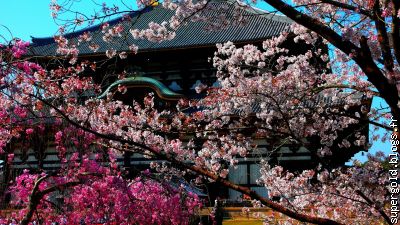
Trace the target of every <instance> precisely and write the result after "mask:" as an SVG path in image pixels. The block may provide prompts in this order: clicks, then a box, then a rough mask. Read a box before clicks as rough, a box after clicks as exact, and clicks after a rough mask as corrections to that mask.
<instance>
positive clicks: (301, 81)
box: [0, 0, 400, 224]
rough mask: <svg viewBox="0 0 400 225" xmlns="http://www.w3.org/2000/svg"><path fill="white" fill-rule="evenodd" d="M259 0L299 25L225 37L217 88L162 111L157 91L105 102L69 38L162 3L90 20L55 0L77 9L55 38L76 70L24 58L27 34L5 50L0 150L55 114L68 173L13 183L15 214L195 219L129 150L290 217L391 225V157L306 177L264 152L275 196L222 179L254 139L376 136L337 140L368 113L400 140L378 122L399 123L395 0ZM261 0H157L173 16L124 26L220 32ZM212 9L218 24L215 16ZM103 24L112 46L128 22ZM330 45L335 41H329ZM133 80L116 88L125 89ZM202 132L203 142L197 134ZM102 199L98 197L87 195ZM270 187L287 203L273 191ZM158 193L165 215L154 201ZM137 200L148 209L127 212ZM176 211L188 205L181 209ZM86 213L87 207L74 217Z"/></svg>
mask: <svg viewBox="0 0 400 225" xmlns="http://www.w3.org/2000/svg"><path fill="white" fill-rule="evenodd" d="M264 1H265V2H266V3H268V4H269V5H271V6H272V7H274V8H275V9H276V10H277V11H276V12H270V14H271V13H277V12H279V13H282V14H284V15H286V16H287V17H289V18H290V19H292V20H293V21H294V22H295V23H294V24H293V25H292V26H291V27H290V29H289V30H288V32H284V33H282V34H281V35H279V36H278V37H274V38H271V39H269V40H265V42H264V43H263V46H262V48H258V47H256V46H253V45H245V46H243V47H237V46H235V45H234V44H233V43H231V42H228V43H224V44H218V45H217V50H216V53H215V55H214V57H213V58H212V63H213V65H214V66H215V67H216V68H217V78H218V80H219V81H220V82H221V87H220V88H217V89H212V88H207V87H203V86H201V87H198V91H204V92H206V93H207V96H206V97H205V98H204V99H202V100H200V101H191V100H181V101H180V102H179V103H178V105H177V108H176V110H158V109H156V108H155V107H154V96H153V95H151V94H149V95H148V96H147V97H146V98H145V99H144V101H143V104H141V103H139V102H134V103H133V104H132V105H125V104H123V103H122V102H121V101H118V100H116V99H114V98H113V95H114V93H112V92H110V93H108V94H107V96H106V97H105V98H97V97H96V96H98V95H100V92H101V88H100V85H99V84H96V83H95V82H94V81H93V80H92V78H91V77H87V76H85V75H84V74H85V73H84V72H85V71H87V70H93V69H95V68H94V66H93V64H92V63H91V62H87V61H84V62H81V61H80V60H79V51H78V49H77V46H76V45H74V43H70V42H69V41H68V38H66V37H64V36H62V35H63V34H64V32H65V31H70V30H69V29H71V26H72V27H74V26H79V25H90V24H93V23H95V22H99V21H100V22H103V21H102V20H104V19H107V18H109V17H110V16H114V15H118V14H121V15H125V17H124V18H125V21H130V18H129V16H128V15H127V14H126V13H129V12H132V11H141V10H143V9H145V8H146V7H152V6H154V4H158V3H157V2H154V1H140V2H138V7H136V8H129V6H126V4H125V7H126V9H122V8H120V7H124V4H121V5H119V6H118V5H113V6H108V5H107V4H102V5H101V9H100V10H99V11H98V13H96V15H94V16H88V15H85V14H83V13H81V12H76V11H74V10H73V8H72V5H71V4H69V3H74V2H73V1H67V3H65V4H60V3H57V2H56V1H52V3H51V9H52V12H53V16H54V17H55V18H56V19H57V18H58V19H60V21H61V20H63V19H62V18H61V17H62V16H63V15H66V16H70V15H71V13H73V14H74V15H76V16H75V17H74V18H73V19H72V20H70V21H67V22H66V23H65V20H63V21H64V23H63V24H62V26H61V28H60V31H61V35H60V36H57V37H55V41H56V42H57V43H58V46H59V48H58V50H57V51H58V53H59V54H62V55H65V56H66V58H67V59H68V61H69V63H70V65H68V66H64V67H59V68H49V69H46V68H42V67H41V66H39V65H37V64H35V63H31V62H29V60H28V59H21V56H22V55H23V54H24V52H26V48H27V47H28V44H26V43H25V42H22V41H20V40H14V41H13V42H11V43H10V44H9V45H4V46H1V49H2V52H1V55H0V60H1V61H0V62H1V63H2V65H3V67H2V68H1V72H0V76H1V78H2V79H1V82H2V83H1V87H2V92H1V98H0V101H1V104H2V105H4V109H3V110H2V111H1V115H0V119H1V120H2V123H1V124H2V126H1V133H2V135H1V139H0V143H1V145H0V147H2V152H1V153H2V154H3V155H4V157H6V158H7V159H8V161H9V163H11V162H12V158H13V155H14V152H13V149H10V148H7V145H8V144H9V143H11V142H12V141H18V140H21V139H23V140H24V139H29V138H30V137H31V136H32V135H33V134H34V133H35V132H43V131H45V130H46V129H49V128H48V125H46V124H48V123H49V121H50V123H51V124H55V126H54V127H52V128H51V129H53V130H51V132H49V133H51V134H54V142H55V144H56V149H57V151H58V153H59V158H60V160H61V162H62V167H61V169H60V170H59V171H55V172H54V173H53V174H50V173H44V171H29V172H28V171H25V172H24V174H23V175H21V176H20V177H18V178H17V180H16V181H15V185H14V186H13V187H12V189H11V191H12V193H13V194H14V196H15V198H14V201H15V202H14V203H15V204H16V205H17V206H20V207H22V208H23V210H21V211H20V212H21V214H20V215H19V217H18V218H19V219H21V220H22V224H28V223H29V222H30V221H32V218H33V215H34V213H35V212H40V213H41V214H43V215H46V218H45V219H46V221H52V220H59V221H64V220H65V221H70V222H71V221H73V222H75V223H76V222H78V220H80V219H84V220H86V221H87V222H91V221H95V220H99V219H102V218H106V219H111V220H110V221H113V222H114V221H116V222H118V223H122V224H123V223H127V224H130V223H132V221H134V222H136V223H148V222H150V223H159V224H162V223H165V222H166V220H165V219H169V218H163V217H162V216H156V214H154V213H165V214H169V213H172V212H173V215H174V216H173V217H170V219H171V220H169V221H168V222H171V223H176V224H178V223H187V218H188V215H190V214H192V213H193V211H194V209H195V208H196V206H198V205H199V203H198V200H197V198H196V196H191V195H188V196H185V193H184V192H183V191H182V190H179V189H178V190H176V189H170V188H168V186H163V181H159V182H155V181H154V180H151V179H149V178H148V177H149V176H148V175H147V172H146V174H144V175H142V176H141V177H139V178H137V179H134V180H127V179H126V178H124V176H123V171H122V170H121V169H120V168H118V166H117V165H116V163H115V155H116V154H121V153H123V152H135V153H140V154H143V155H145V156H147V157H149V158H151V159H156V160H164V163H161V164H159V163H155V162H154V163H152V164H151V166H152V170H154V171H157V172H158V173H161V174H164V175H165V177H167V178H166V179H167V180H168V177H171V176H178V177H183V176H185V175H187V174H192V175H195V176H196V177H197V179H196V181H197V182H206V181H207V180H212V181H213V182H217V183H218V184H220V185H221V186H224V187H228V188H231V189H233V190H236V191H239V192H241V193H243V194H246V195H248V196H250V197H251V198H252V199H253V200H254V205H255V207H269V208H271V209H273V210H274V211H276V212H278V213H282V214H284V215H286V216H288V217H290V218H291V219H289V220H288V221H285V222H290V223H294V224H295V223H296V221H300V222H309V223H314V224H353V223H355V222H357V223H370V222H371V221H374V222H375V221H376V223H378V222H386V223H387V224H396V223H397V219H398V216H397V215H395V216H393V215H391V212H390V210H391V208H390V204H391V203H390V202H391V201H390V200H391V196H393V194H394V195H396V194H398V193H395V192H394V191H395V190H396V189H395V188H391V186H390V182H389V180H388V179H387V175H388V171H389V169H390V168H388V167H387V166H385V165H386V164H385V163H386V162H387V161H388V159H387V157H385V156H383V155H382V154H378V155H376V156H369V161H367V162H366V163H365V164H361V163H359V162H355V163H354V166H353V167H351V168H332V166H329V162H328V163H327V164H322V165H321V166H320V167H318V168H315V169H310V170H306V171H301V172H297V173H296V172H291V171H287V170H285V169H284V168H282V167H280V166H274V165H269V163H268V161H266V160H262V159H260V161H261V171H260V172H261V177H260V178H259V183H260V184H261V185H264V186H265V187H266V188H267V189H268V190H269V197H270V198H264V197H262V196H260V195H259V194H257V193H256V192H255V191H253V190H251V189H249V188H248V187H245V186H241V185H238V184H235V183H232V182H231V181H229V179H227V176H228V175H229V170H230V168H232V167H235V166H236V165H237V163H238V159H239V158H241V157H246V156H247V155H249V154H251V153H252V151H254V149H255V148H256V146H255V145H254V138H272V139H275V140H279V141H278V143H291V144H297V145H302V144H305V140H307V139H309V140H314V141H315V140H317V141H318V142H319V143H320V144H321V148H320V149H319V150H318V152H317V154H318V155H319V156H320V157H321V158H329V157H334V156H335V155H336V154H337V152H338V151H340V150H342V151H346V149H348V148H349V147H351V146H359V147H365V148H367V147H368V146H367V144H368V140H367V137H366V136H365V135H364V134H362V133H361V132H357V131H356V132H354V133H353V134H352V139H350V138H348V137H342V136H340V133H341V132H342V131H345V130H346V129H349V127H351V126H353V125H357V124H360V123H367V124H372V125H375V126H377V127H381V128H384V129H386V130H387V135H391V136H392V137H394V138H392V139H393V141H394V146H398V135H399V133H397V132H394V131H393V129H392V128H391V127H389V126H388V125H386V124H382V123H381V118H392V119H393V120H394V121H398V120H399V119H400V107H399V104H398V101H399V94H398V88H399V87H398V85H397V84H398V81H397V80H398V79H399V74H400V71H399V58H400V56H399V55H400V54H399V52H400V48H399V46H398V45H399V43H400V42H399V32H400V31H399V26H400V25H399V23H400V22H399V20H400V18H399V7H400V6H399V3H398V2H397V1H394V0H392V1H390V0H387V1H378V0H376V1H366V2H363V1H352V2H348V1H339V0H338V1H333V0H315V1H314V0H313V1H310V0H304V1H294V2H293V3H291V2H286V1H281V0H264ZM255 3H256V2H244V1H243V2H242V1H239V2H236V3H232V4H235V7H236V8H237V9H238V10H237V12H236V13H235V14H234V15H233V17H228V16H227V15H224V13H221V9H218V10H220V11H219V12H220V13H219V14H218V18H211V17H210V16H209V15H215V14H212V13H211V14H208V13H205V12H207V11H212V10H216V9H215V7H213V4H212V2H211V1H199V2H192V1H169V0H166V1H163V2H162V3H159V4H161V6H159V7H166V8H168V9H170V10H174V11H175V14H174V15H173V16H172V17H171V19H170V20H169V21H165V22H163V23H160V24H157V23H154V22H152V23H150V24H149V27H148V28H146V29H143V30H139V29H131V30H129V33H130V35H132V36H133V37H134V38H136V39H147V40H150V41H154V42H160V41H163V40H169V39H172V38H174V36H175V31H176V30H177V29H179V28H180V27H181V26H185V23H186V22H187V21H189V20H191V21H193V22H196V21H206V22H207V21H208V22H209V28H210V29H211V30H212V29H224V27H226V26H230V25H241V24H245V18H244V17H243V15H242V14H241V12H242V9H246V10H251V8H250V7H251V6H252V5H253V4H255ZM223 10H224V9H222V12H223ZM68 13H69V14H68ZM229 15H230V16H232V15H231V14H229ZM215 19H218V21H219V22H218V23H215ZM69 22H70V23H69ZM132 23H134V21H132ZM99 32H102V33H103V34H104V35H103V41H106V42H110V41H118V40H119V39H120V38H122V36H123V35H122V33H123V29H122V26H121V25H120V24H116V25H113V26H110V25H108V24H107V23H104V25H103V26H101V30H100V31H99ZM287 40H293V41H294V42H301V43H306V44H307V45H310V46H313V48H310V50H309V51H306V52H304V53H300V54H296V55H294V54H292V53H291V51H290V49H289V48H285V47H284V44H283V43H284V42H285V41H287ZM79 41H81V42H90V46H91V48H92V50H93V51H97V49H98V44H97V43H95V42H93V41H92V40H91V35H90V33H85V34H84V35H82V36H81V37H80V39H79ZM321 42H322V43H324V44H326V45H327V46H328V47H329V48H330V49H331V50H329V51H328V52H327V51H326V50H324V49H323V47H321ZM326 45H325V46H326ZM129 49H130V50H131V51H132V52H133V53H136V52H137V51H138V49H137V46H129ZM139 51H140V49H139ZM127 54H128V53H127V52H116V51H115V50H114V49H109V50H108V51H107V52H106V56H107V57H108V58H110V59H112V58H114V57H119V58H121V59H124V58H126V56H127ZM315 61H317V63H315ZM321 65H323V66H322V67H321ZM122 76H123V74H122V75H121V79H123V77H122ZM124 90H125V88H124V87H119V88H118V90H117V91H120V92H124ZM88 91H91V92H94V93H95V94H94V96H93V97H90V96H89V97H86V98H85V97H83V96H88V95H87V93H88ZM355 95H365V96H367V97H368V98H371V97H374V96H376V97H380V98H382V99H383V100H384V101H385V102H386V103H387V105H388V106H389V107H388V108H387V109H379V110H371V111H369V109H368V106H366V105H365V104H364V103H362V102H360V101H359V99H358V98H354V96H355ZM324 96H330V97H331V98H332V100H331V102H329V103H326V102H324V101H320V100H319V99H320V98H321V97H324ZM82 103H84V104H82ZM254 104H259V105H260V111H258V112H254V111H252V106H253V105H254ZM187 107H198V108H199V109H201V110H198V111H197V112H195V113H191V114H188V113H185V110H184V109H185V108H187ZM243 130H246V132H243ZM249 133H251V135H249ZM188 134H191V135H194V138H192V139H191V140H189V141H183V140H182V138H180V137H181V135H188ZM198 140H201V144H197V143H198ZM396 141H397V142H396ZM105 189H111V190H112V192H105ZM64 190H65V192H66V193H68V194H67V195H66V202H65V208H64V209H61V210H64V213H59V212H58V211H57V210H59V209H57V208H56V206H54V205H52V201H51V200H50V198H51V195H50V193H53V192H54V191H64ZM149 190H150V191H149ZM166 190H167V191H166ZM150 193H151V194H150ZM93 195H95V196H98V197H97V198H90V197H89V196H93ZM274 197H278V198H279V199H280V200H279V201H275V200H273V199H275V198H274ZM87 198H90V199H87ZM75 199H76V202H74V201H73V200H75ZM142 199H144V200H143V201H144V203H143V202H141V201H140V200H142ZM182 199H184V200H185V201H183V203H182ZM76 203H82V204H76ZM153 203H154V204H156V205H157V207H159V208H158V209H159V210H160V212H158V211H157V212H156V211H154V207H152V204H153ZM89 204H91V205H89ZM142 204H145V205H144V206H143V205H142ZM396 205H398V203H397V204H396ZM103 206H104V207H107V209H108V208H111V209H112V210H111V211H108V210H105V208H102V207H103ZM82 207H83V208H82ZM138 207H143V208H145V209H146V210H145V211H144V212H142V213H137V214H131V212H132V211H135V209H137V208H138ZM179 207H185V208H186V210H174V209H176V208H179ZM88 208H95V209H98V210H97V211H96V213H94V214H93V213H88V211H87V209H88ZM122 208H129V211H124V210H123V209H122ZM77 211H79V216H76V214H75V213H76V212H77ZM42 212H43V213H42ZM36 219H39V217H38V216H36ZM271 219H273V218H265V220H266V221H268V220H271ZM127 220H128V221H127Z"/></svg>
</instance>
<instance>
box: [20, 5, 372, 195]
mask: <svg viewBox="0 0 400 225" xmlns="http://www.w3.org/2000/svg"><path fill="white" fill-rule="evenodd" d="M212 4H214V5H215V8H216V10H215V11H213V13H217V12H218V10H217V9H218V8H219V7H223V8H224V9H225V10H227V11H226V12H228V14H229V13H232V14H234V13H236V11H237V10H241V13H242V14H243V16H244V18H245V21H244V22H243V24H242V25H238V24H231V25H229V24H228V25H226V26H225V27H222V28H220V29H217V30H213V31H210V30H209V26H210V21H208V22H206V21H198V22H187V24H185V25H183V26H182V27H180V28H179V29H178V30H177V31H176V36H175V38H173V39H172V40H166V41H162V42H151V41H148V40H143V39H134V38H133V37H132V35H130V34H129V32H128V31H129V29H130V28H131V27H133V28H138V29H145V28H146V27H148V24H149V22H152V21H154V22H162V21H164V20H168V19H169V18H170V17H171V16H172V15H173V12H172V11H170V10H168V9H165V8H163V7H161V6H154V7H148V8H146V9H145V10H144V11H142V12H137V13H132V14H130V18H131V20H129V21H128V20H123V19H122V18H115V19H113V20H111V21H109V22H108V24H109V25H110V26H112V25H116V24H121V25H123V28H124V32H123V38H122V40H119V41H115V42H114V41H110V42H105V41H103V40H102V36H103V34H102V33H101V32H100V26H101V25H98V26H93V27H90V28H86V29H83V30H79V31H76V32H73V33H68V34H66V35H65V37H66V38H68V39H69V41H70V42H72V43H74V42H75V43H77V42H78V38H79V36H80V35H82V34H84V33H85V32H91V34H92V36H93V37H92V40H93V41H94V42H96V43H97V44H99V46H98V47H99V48H98V49H97V51H96V52H93V50H91V49H90V46H89V45H90V42H83V43H80V44H79V45H78V47H77V48H78V50H79V59H78V60H90V61H94V62H96V64H97V70H96V72H95V73H94V72H93V73H92V74H90V75H91V76H93V77H94V79H95V81H96V82H98V83H101V84H102V86H103V93H104V94H106V93H107V92H108V91H111V90H113V89H115V88H116V87H117V86H118V85H119V84H123V85H125V86H126V87H127V88H128V90H127V93H126V94H124V95H120V96H118V95H116V98H120V99H121V100H123V101H124V102H126V103H127V104H129V103H131V102H132V99H136V100H138V101H139V100H140V99H143V96H145V94H146V93H148V92H154V93H155V97H156V99H157V100H156V103H157V107H161V108H163V107H170V106H173V105H174V104H175V103H176V102H177V101H178V100H179V99H180V98H183V97H185V98H188V99H191V98H192V99H194V98H201V96H199V95H198V94H196V92H195V87H196V86H198V85H199V84H205V85H207V86H209V87H212V86H214V87H218V86H219V83H218V82H217V80H216V76H215V74H216V69H215V68H213V66H212V63H210V62H209V58H210V57H212V56H213V55H214V52H215V51H216V46H215V45H216V44H217V43H224V42H228V41H231V42H233V43H234V44H236V45H238V46H242V45H244V44H254V45H258V46H261V45H262V42H263V41H264V40H266V39H268V38H271V37H274V36H277V35H279V34H280V33H281V32H282V31H285V30H287V29H288V26H289V25H290V24H291V23H292V21H291V20H290V19H288V18H286V17H284V16H280V15H276V14H266V12H264V11H262V10H258V9H255V8H248V9H238V8H237V7H236V5H235V4H237V3H235V2H230V1H215V2H213V3H212ZM211 22H212V21H211ZM124 34H126V35H124ZM132 44H134V45H137V46H138V47H139V50H138V52H137V54H131V53H129V54H128V56H127V58H126V59H117V60H108V61H107V58H106V55H105V52H106V50H108V49H114V50H116V51H117V52H122V51H126V52H129V48H128V47H129V46H130V45H132ZM288 45H291V46H292V48H293V49H294V51H299V52H301V51H302V49H303V50H304V49H306V48H307V46H306V45H305V44H294V42H293V43H288ZM56 49H57V44H56V43H55V41H54V38H53V37H48V38H32V47H31V49H30V55H32V56H33V57H34V58H35V59H36V60H37V61H38V62H39V63H45V64H46V65H50V66H51V65H52V64H54V65H56V62H55V61H56V60H55V59H54V58H55V57H56V58H57V57H58V59H57V61H58V60H59V59H60V58H61V59H62V56H58V55H57V53H56ZM123 71H126V73H127V78H126V79H123V80H118V78H117V76H115V75H114V74H119V73H121V72H123ZM99 97H102V96H99ZM363 99H364V98H363V97H362V96H360V100H363ZM322 100H323V101H329V99H322ZM254 110H255V111H256V110H257V106H255V109H254ZM364 131H366V133H367V134H368V128H367V129H366V130H365V129H364ZM256 142H257V144H258V150H257V152H255V153H254V156H249V157H247V158H246V159H241V160H240V161H239V165H238V167H237V169H236V170H233V172H231V173H230V175H229V179H230V180H232V181H233V182H235V183H238V184H243V185H247V186H250V187H251V188H252V189H254V190H256V191H258V192H259V193H260V194H262V195H264V196H267V192H266V190H265V188H263V187H259V186H258V185H257V182H256V180H257V178H258V177H259V174H260V173H259V168H260V167H259V164H258V162H259V159H260V157H259V156H260V155H261V156H265V157H268V159H270V160H271V161H272V162H273V163H274V164H280V165H283V166H286V167H288V168H292V169H293V168H294V169H298V170H301V169H305V168H312V167H314V166H316V165H317V164H318V159H317V155H316V153H315V152H316V151H311V148H313V146H312V145H311V144H310V146H292V145H289V146H282V147H280V148H279V149H278V151H275V152H274V153H273V154H271V152H269V151H270V150H271V146H269V143H268V140H263V139H259V140H256ZM314 147H315V148H318V146H314ZM37 148H41V149H35V151H33V150H30V151H29V152H28V153H27V154H25V155H24V157H22V156H19V155H16V156H15V159H14V165H13V166H12V167H13V169H14V170H20V169H23V168H27V167H35V166H38V165H39V164H40V166H41V167H43V168H44V169H53V168H57V167H58V166H59V165H60V164H59V159H58V157H57V154H58V153H57V152H56V150H55V148H54V145H52V144H48V143H41V144H40V145H37ZM360 150H363V149H361V148H356V149H352V150H350V151H347V150H346V151H344V152H346V153H343V155H341V156H338V158H337V162H336V164H344V163H345V162H346V161H348V160H349V159H350V158H351V157H352V156H353V155H354V154H355V153H357V152H359V151H360ZM39 153H40V154H39ZM119 160H120V161H119V163H120V165H121V166H124V167H127V168H129V167H137V168H144V167H147V166H148V164H149V162H150V161H149V160H148V159H146V158H144V157H142V156H141V155H139V154H129V155H128V154H125V156H124V157H121V158H120V159H119ZM16 173H17V172H16ZM208 194H210V195H211V196H214V197H215V196H216V195H220V196H223V197H224V198H230V199H239V198H241V196H240V194H239V193H237V192H235V191H228V190H222V191H219V193H208Z"/></svg>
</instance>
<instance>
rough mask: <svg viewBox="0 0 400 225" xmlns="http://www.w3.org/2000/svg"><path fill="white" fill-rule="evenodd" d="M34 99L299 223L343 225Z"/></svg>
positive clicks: (98, 134) (107, 136) (122, 142)
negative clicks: (246, 196)
mask: <svg viewBox="0 0 400 225" xmlns="http://www.w3.org/2000/svg"><path fill="white" fill-rule="evenodd" d="M33 97H35V98H37V99H38V100H40V101H42V102H43V103H44V104H46V105H47V106H49V107H51V108H53V109H54V110H55V111H57V113H59V114H60V115H61V116H62V117H64V119H65V120H66V121H67V122H69V123H70V124H71V125H73V126H75V127H77V128H80V129H82V130H84V131H86V132H89V133H92V134H94V135H96V136H97V137H99V138H103V139H105V140H111V141H117V142H119V143H121V144H129V145H132V146H135V147H139V148H141V149H143V150H147V151H149V152H151V153H153V154H154V155H155V157H156V158H157V159H161V160H166V161H168V162H171V163H172V164H174V165H175V166H176V167H177V168H182V169H187V170H191V171H193V172H195V173H196V174H198V175H202V176H205V177H207V178H210V179H212V180H214V181H215V182H217V183H220V184H221V185H223V186H225V187H228V188H231V189H233V190H236V191H239V192H241V193H243V194H246V195H249V196H250V197H251V198H253V199H257V200H259V201H260V202H261V203H262V204H264V205H265V206H267V207H269V208H271V209H273V210H275V211H277V212H280V213H282V214H284V215H286V216H289V217H291V218H293V219H296V220H299V221H301V222H308V223H313V224H321V225H322V224H325V225H343V224H341V223H339V222H336V221H333V220H330V219H326V218H321V217H315V216H310V215H306V214H301V213H297V212H295V211H293V210H291V209H288V208H286V207H284V206H282V205H280V204H278V203H276V202H274V201H272V200H270V199H267V198H263V197H261V196H260V195H258V194H257V193H256V192H255V191H254V190H251V189H250V188H248V187H244V186H241V185H237V184H234V183H232V182H230V181H229V180H226V179H224V178H222V177H219V176H218V175H216V174H214V173H212V172H211V171H208V170H206V169H203V168H201V167H198V166H195V165H191V164H189V163H185V162H183V161H179V160H178V159H177V158H176V157H175V155H169V154H165V153H163V152H161V151H158V150H155V149H153V148H151V147H149V146H147V145H145V144H142V143H138V142H135V141H131V140H125V139H123V138H121V137H118V136H116V135H111V134H102V133H99V132H97V131H94V130H92V129H90V128H88V127H85V126H82V125H80V124H79V123H77V122H75V121H73V120H71V119H70V118H69V117H68V116H67V115H65V113H64V112H62V111H61V110H60V109H58V108H57V107H55V106H53V105H52V104H50V103H48V102H47V101H46V100H44V99H41V98H40V97H37V96H33Z"/></svg>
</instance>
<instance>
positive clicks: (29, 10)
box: [0, 0, 390, 161]
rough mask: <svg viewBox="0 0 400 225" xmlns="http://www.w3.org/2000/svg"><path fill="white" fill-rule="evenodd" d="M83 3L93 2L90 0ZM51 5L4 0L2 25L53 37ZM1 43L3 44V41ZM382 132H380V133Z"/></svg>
mask: <svg viewBox="0 0 400 225" xmlns="http://www.w3.org/2000/svg"><path fill="white" fill-rule="evenodd" d="M83 1H86V2H89V3H90V2H91V1H89V0H83ZM108 2H112V1H108ZM49 3H50V0H13V1H4V0H3V2H2V4H1V13H0V25H2V26H6V27H8V28H9V29H10V31H11V32H12V36H13V37H19V38H21V39H23V40H26V41H28V40H30V36H34V37H49V36H53V35H54V34H55V33H56V31H57V28H58V27H57V25H56V24H55V22H54V21H53V19H52V18H51V15H50V9H49ZM89 3H84V4H83V5H82V6H83V7H82V8H85V9H86V10H89V11H91V9H90V8H91V7H90V5H88V4H89ZM80 4H82V3H80ZM260 7H261V8H264V9H267V8H268V9H270V8H269V7H267V6H266V5H265V4H264V5H263V4H261V5H260ZM0 35H3V36H5V38H7V39H8V40H9V39H10V38H11V34H9V33H8V31H7V30H6V29H5V28H4V27H0ZM0 42H3V40H1V41H0ZM381 103H382V101H380V100H378V99H376V100H374V103H373V106H378V105H379V104H381ZM382 132H383V131H380V133H382ZM372 144H373V146H372V148H371V150H370V152H375V151H377V150H381V151H384V152H389V150H390V145H389V142H386V143H381V142H380V141H377V142H375V143H372ZM356 158H357V159H360V160H362V161H364V160H365V158H366V157H365V156H361V154H358V155H357V156H356Z"/></svg>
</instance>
